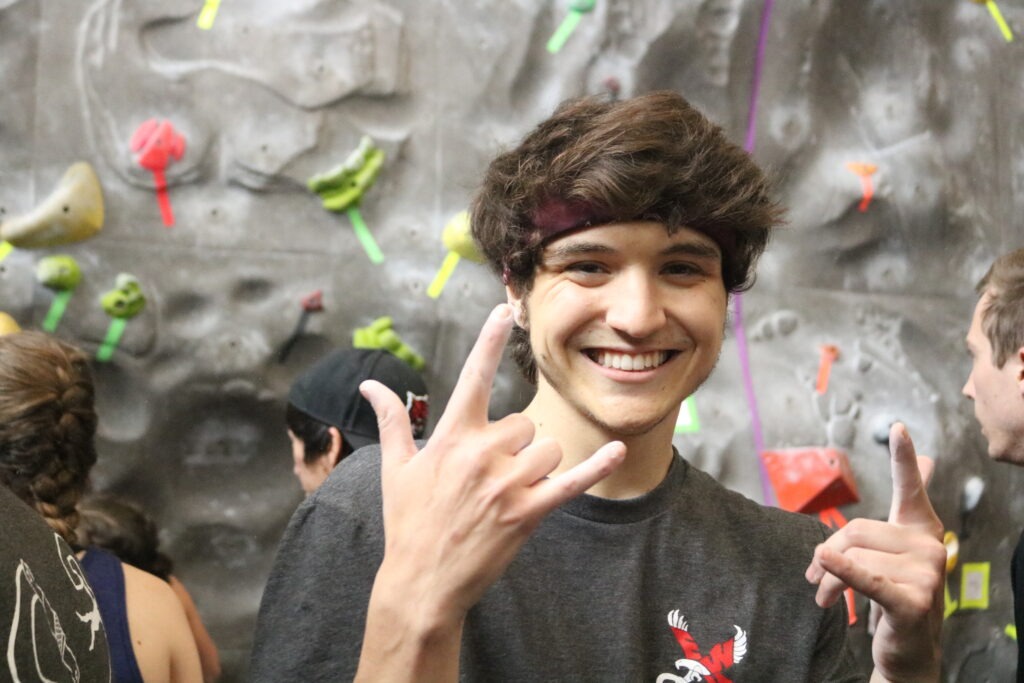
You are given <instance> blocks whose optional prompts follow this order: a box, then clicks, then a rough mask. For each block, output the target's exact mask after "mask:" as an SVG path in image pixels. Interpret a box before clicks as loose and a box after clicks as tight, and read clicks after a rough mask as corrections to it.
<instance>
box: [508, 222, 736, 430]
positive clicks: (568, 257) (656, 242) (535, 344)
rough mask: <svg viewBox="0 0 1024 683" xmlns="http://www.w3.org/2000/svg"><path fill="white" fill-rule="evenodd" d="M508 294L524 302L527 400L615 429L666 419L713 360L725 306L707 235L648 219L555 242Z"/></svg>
mask: <svg viewBox="0 0 1024 683" xmlns="http://www.w3.org/2000/svg"><path fill="white" fill-rule="evenodd" d="M510 299H511V300H512V302H513V305H517V304H519V303H523V304H524V309H525V314H526V317H527V325H528V328H529V332H530V344H531V347H532V349H533V355H534V358H535V359H536V362H537V370H538V379H537V383H538V386H537V391H538V397H540V398H541V399H542V400H552V401H554V403H552V404H550V405H552V406H559V407H562V408H565V407H568V408H570V409H571V410H570V412H569V413H568V414H569V415H570V416H571V415H572V414H573V413H575V414H578V415H580V416H581V417H583V418H584V419H586V420H588V421H590V422H591V423H593V424H595V425H597V426H599V427H600V428H602V429H603V430H604V431H605V432H606V433H607V434H609V435H611V436H617V437H626V436H633V435H639V434H644V433H646V432H648V431H650V430H651V429H652V428H653V427H655V426H656V425H658V424H659V423H662V422H663V421H664V420H665V419H666V418H671V420H672V421H674V420H675V415H676V414H677V412H678V410H679V406H680V404H681V402H682V401H683V399H684V398H685V397H686V396H688V395H689V394H691V393H692V392H693V391H694V390H696V389H697V387H698V386H700V384H701V383H702V382H703V381H704V380H705V379H706V378H707V376H708V375H709V374H710V373H711V370H712V368H713V367H714V365H715V362H716V360H717V359H718V354H719V351H720V349H721V345H722V336H723V332H724V327H725V312H726V304H727V296H726V292H725V286H724V285H723V283H722V271H721V253H720V251H719V249H718V246H717V245H716V244H715V243H714V241H712V240H711V239H710V238H708V237H707V236H705V235H703V234H702V233H699V232H697V231H694V230H690V229H687V228H682V229H680V230H678V231H677V232H676V233H675V234H673V235H669V234H668V232H667V231H666V230H665V227H664V226H663V225H661V224H660V223H653V222H629V223H616V224H611V225H606V226H601V227H596V228H589V229H585V230H581V231H577V232H572V233H569V234H567V235H565V236H563V237H559V238H556V239H555V240H553V241H552V242H551V243H550V244H548V245H546V246H545V248H544V251H543V252H542V255H541V265H540V266H539V268H538V271H537V274H536V276H535V278H534V283H533V288H532V289H531V290H530V293H529V294H528V296H527V297H526V300H525V302H522V301H521V300H520V299H518V298H517V297H515V296H514V295H512V294H511V293H510ZM570 419H571V417H570Z"/></svg>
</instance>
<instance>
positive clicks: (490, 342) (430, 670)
mask: <svg viewBox="0 0 1024 683" xmlns="http://www.w3.org/2000/svg"><path fill="white" fill-rule="evenodd" d="M511 329H512V312H511V309H510V307H509V306H508V305H507V304H502V305H500V306H498V307H496V308H495V309H494V311H493V312H492V313H491V315H490V316H489V317H488V319H487V321H486V322H485V323H484V326H483V329H482V330H481V332H480V336H479V338H478V339H477V341H476V344H475V345H474V346H473V350H472V351H471V352H470V355H469V358H468V359H467V360H466V364H465V365H464V366H463V369H462V373H461V375H460V376H459V380H458V383H457V384H456V386H455V389H454V391H453V392H452V396H451V399H450V400H449V402H448V406H447V408H446V410H445V412H444V414H443V415H442V416H441V419H440V421H439V422H438V424H437V427H436V428H435V430H434V432H433V435H432V436H431V438H430V440H429V441H428V442H427V444H426V446H425V447H424V448H423V449H422V450H420V451H418V452H417V450H416V446H415V444H414V442H413V440H412V436H411V432H410V428H409V418H408V415H407V413H406V411H405V407H404V406H403V405H402V402H401V400H399V398H398V397H397V396H395V395H394V394H393V393H391V391H390V390H388V389H387V388H386V387H384V386H383V385H382V384H379V383H377V382H373V381H367V382H364V383H363V384H362V385H361V387H360V389H361V391H362V393H363V396H364V397H366V399H367V400H369V401H370V403H371V404H372V406H373V409H374V411H375V412H376V414H377V420H378V422H379V425H380V436H381V458H382V460H381V489H382V497H383V506H384V534H385V549H384V560H383V562H382V564H381V567H380V569H379V571H378V573H377V578H376V581H375V583H374V588H373V594H372V596H371V599H370V611H369V614H368V616H367V630H366V638H365V640H364V643H363V651H362V656H361V659H360V667H359V675H358V676H357V679H360V678H363V679H365V680H371V679H373V680H389V681H392V680H403V679H408V680H411V679H412V678H413V677H416V678H417V679H418V680H420V681H423V680H455V677H457V674H458V652H459V644H460V639H461V630H462V622H463V620H464V619H465V615H466V613H467V612H468V611H469V609H470V608H471V607H472V606H473V605H474V604H476V602H477V601H479V600H480V598H481V596H482V595H483V593H484V591H485V590H486V589H487V588H488V587H489V586H490V585H491V584H492V583H494V581H496V580H497V579H498V577H499V576H501V574H502V573H503V572H504V571H505V569H506V567H508V565H509V563H510V562H511V561H512V559H513V558H514V557H515V555H516V553H517V552H518V551H519V548H520V547H521V546H522V545H523V543H524V542H525V541H526V539H527V538H528V537H529V535H530V534H531V533H532V532H533V530H534V529H535V528H536V527H537V525H538V524H539V523H540V521H541V520H542V519H543V518H544V516H545V515H547V514H548V513H549V512H551V511H552V510H553V509H555V508H556V507H558V506H559V505H561V504H562V503H563V502H565V501H567V500H569V499H571V498H574V497H575V496H578V495H579V494H581V493H583V492H584V491H586V490H587V489H589V488H590V487H591V486H593V485H594V484H596V483H597V482H598V481H600V480H601V479H603V478H605V477H606V476H608V475H609V474H610V473H611V472H612V471H613V470H614V469H615V468H616V467H617V466H618V465H619V464H620V463H621V462H622V460H623V459H624V457H625V451H626V448H625V446H624V445H623V444H622V443H621V442H617V441H616V442H611V443H608V444H605V445H604V446H602V447H601V448H600V449H598V450H597V452H596V453H594V455H593V456H591V457H590V458H589V459H587V460H585V461H584V462H582V463H580V464H579V465H576V466H575V467H573V468H572V469H569V470H567V471H565V472H563V473H561V474H559V475H557V476H554V477H551V478H546V477H547V475H548V474H550V473H551V472H552V471H553V470H554V469H555V468H556V467H557V466H558V464H559V462H560V461H561V458H562V454H561V448H560V447H559V445H558V444H557V443H556V442H555V441H554V440H553V439H546V438H545V439H539V440H537V441H534V426H533V423H532V422H531V421H530V420H529V419H528V418H527V417H525V416H524V415H520V414H513V415H509V416H507V417H505V418H503V419H501V420H499V421H497V422H494V423H490V422H488V416H487V408H488V403H489V400H490V394H491V387H492V385H493V383H494V377H495V374H496V373H497V369H498V365H499V363H500V361H501V356H502V351H503V349H504V347H505V343H506V341H507V340H508V336H509V333H510V331H511ZM382 667H383V668H382Z"/></svg>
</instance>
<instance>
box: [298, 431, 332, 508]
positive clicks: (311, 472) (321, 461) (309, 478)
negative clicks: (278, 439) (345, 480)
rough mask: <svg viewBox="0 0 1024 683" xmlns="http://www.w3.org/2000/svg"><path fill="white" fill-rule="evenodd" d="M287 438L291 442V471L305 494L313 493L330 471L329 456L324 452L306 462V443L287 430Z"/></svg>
mask: <svg viewBox="0 0 1024 683" xmlns="http://www.w3.org/2000/svg"><path fill="white" fill-rule="evenodd" d="M288 438H289V439H291V442H292V473H293V474H294V475H295V478H296V479H298V480H299V485H300V486H301V487H302V490H303V491H305V492H306V495H309V494H310V493H313V491H316V490H317V489H318V488H320V485H321V484H323V483H324V482H325V481H326V480H327V476H328V475H329V474H330V473H331V467H330V458H329V457H328V456H327V455H326V454H324V455H322V456H321V457H319V458H317V459H316V460H315V461H314V462H312V463H307V462H306V444H304V443H302V439H300V438H299V437H297V436H295V434H294V433H293V432H292V430H290V429H289V430H288Z"/></svg>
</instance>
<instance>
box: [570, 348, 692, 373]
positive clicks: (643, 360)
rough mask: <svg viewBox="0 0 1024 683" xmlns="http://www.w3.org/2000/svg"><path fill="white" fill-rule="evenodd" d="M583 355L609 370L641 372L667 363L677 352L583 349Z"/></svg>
mask: <svg viewBox="0 0 1024 683" xmlns="http://www.w3.org/2000/svg"><path fill="white" fill-rule="evenodd" d="M583 353H584V354H586V356H587V357H588V358H590V360H592V361H594V362H595V363H597V364H598V365H600V366H601V367H604V368H608V369H611V370H625V371H627V372H643V371H645V370H653V369H655V368H657V367H660V366H662V365H664V364H665V363H667V362H668V361H669V360H670V359H671V358H672V357H673V356H675V355H676V354H677V353H679V352H678V351H649V352H647V353H624V352H622V351H610V350H607V349H585V350H584V351H583Z"/></svg>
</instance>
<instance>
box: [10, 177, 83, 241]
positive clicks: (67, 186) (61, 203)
mask: <svg viewBox="0 0 1024 683" xmlns="http://www.w3.org/2000/svg"><path fill="white" fill-rule="evenodd" d="M101 228H103V190H102V189H101V188H100V181H99V178H97V177H96V171H94V170H93V168H92V166H90V165H89V164H88V163H86V162H84V161H79V162H78V163H75V164H72V165H71V166H70V167H68V170H67V171H65V172H64V177H63V178H61V179H60V182H59V183H58V184H57V187H56V189H54V191H53V192H51V193H50V196H49V197H47V198H46V199H45V200H44V201H43V203H41V204H40V205H39V206H37V207H36V208H35V209H33V210H32V211H30V212H29V213H27V214H25V215H23V216H16V217H14V218H11V219H10V220H6V221H4V222H2V223H0V240H6V241H8V242H10V243H11V244H13V245H14V246H16V247H19V248H21V249H34V248H40V247H54V246H57V245H60V244H69V243H71V242H80V241H82V240H84V239H88V238H90V237H92V236H93V235H95V234H96V233H98V232H99V231H100V229H101Z"/></svg>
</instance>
